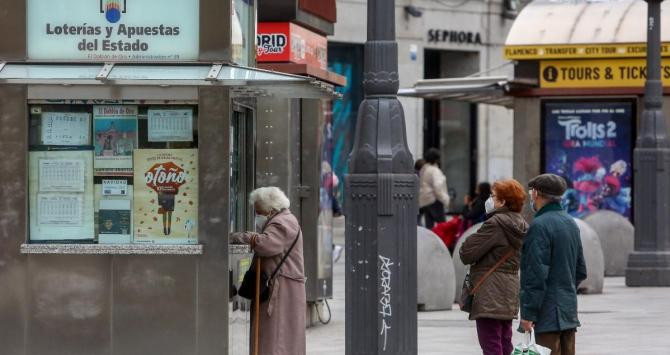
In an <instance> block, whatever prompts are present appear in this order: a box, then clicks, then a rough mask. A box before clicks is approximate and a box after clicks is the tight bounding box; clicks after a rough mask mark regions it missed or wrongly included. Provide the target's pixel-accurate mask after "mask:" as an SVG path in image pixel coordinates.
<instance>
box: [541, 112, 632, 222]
mask: <svg viewBox="0 0 670 355" xmlns="http://www.w3.org/2000/svg"><path fill="white" fill-rule="evenodd" d="M543 112H544V122H543V127H544V132H543V144H544V146H543V148H544V167H543V168H544V171H545V172H548V173H553V174H557V175H560V176H562V177H564V178H565V179H566V181H567V183H568V190H567V191H566V193H565V195H564V196H563V201H562V202H563V207H564V208H566V209H567V211H568V212H569V213H570V214H571V215H572V216H575V217H580V218H581V217H585V216H586V215H588V214H590V213H592V212H595V211H597V210H601V209H606V210H611V211H614V212H617V213H619V214H621V215H623V216H625V217H627V218H629V219H630V218H631V217H632V180H633V169H632V152H633V122H634V119H633V117H634V106H633V104H632V103H631V102H627V101H623V100H622V101H620V102H611V101H605V102H579V101H577V102H551V101H550V102H545V103H544V111H543Z"/></svg>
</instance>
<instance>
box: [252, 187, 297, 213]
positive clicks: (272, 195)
mask: <svg viewBox="0 0 670 355" xmlns="http://www.w3.org/2000/svg"><path fill="white" fill-rule="evenodd" d="M249 202H250V203H251V204H252V205H255V204H258V205H259V207H260V208H261V209H262V210H263V211H266V212H271V211H275V212H278V211H281V210H283V209H285V208H289V207H291V202H290V201H289V199H288V197H286V195H285V194H284V192H283V191H282V190H281V189H280V188H278V187H275V186H270V187H261V188H258V189H256V190H254V191H252V192H251V194H249Z"/></svg>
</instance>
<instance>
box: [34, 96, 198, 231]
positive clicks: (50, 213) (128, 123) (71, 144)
mask: <svg viewBox="0 0 670 355" xmlns="http://www.w3.org/2000/svg"><path fill="white" fill-rule="evenodd" d="M29 120H30V131H29V144H30V151H29V194H30V199H29V210H30V242H31V243H100V244H128V243H151V244H196V243H197V241H198V234H197V233H198V217H197V216H198V199H197V194H198V160H197V155H198V150H197V107H195V106H188V105H178V106H166V105H131V104H128V105H114V104H111V105H69V104H62V105H59V104H53V105H51V104H48V105H47V104H45V105H32V106H30V119H29Z"/></svg>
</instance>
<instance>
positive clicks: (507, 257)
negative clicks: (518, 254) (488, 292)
mask: <svg viewBox="0 0 670 355" xmlns="http://www.w3.org/2000/svg"><path fill="white" fill-rule="evenodd" d="M515 251H516V250H515V249H514V248H510V250H509V251H508V252H507V254H505V255H504V256H503V257H502V258H501V259H500V260H498V262H497V263H496V264H495V265H493V267H492V268H490V269H489V271H487V272H486V274H484V276H483V277H482V278H481V279H480V280H479V281H477V284H476V285H475V287H473V288H472V291H470V295H474V294H475V292H477V290H479V288H480V287H482V284H483V283H484V281H486V279H487V278H488V277H489V276H491V274H493V272H494V271H496V269H498V268H499V267H500V266H501V265H502V264H503V263H504V262H505V261H507V259H509V258H510V257H511V256H512V254H514V252H515Z"/></svg>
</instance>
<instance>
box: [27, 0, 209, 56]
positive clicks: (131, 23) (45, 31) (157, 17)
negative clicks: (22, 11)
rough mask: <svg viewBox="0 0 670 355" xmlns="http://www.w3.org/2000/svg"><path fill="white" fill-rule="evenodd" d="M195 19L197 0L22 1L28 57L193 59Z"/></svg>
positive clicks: (196, 48)
mask: <svg viewBox="0 0 670 355" xmlns="http://www.w3.org/2000/svg"><path fill="white" fill-rule="evenodd" d="M199 19H200V17H199V1H198V0H49V1H44V0H27V22H28V30H27V32H28V36H27V37H28V38H27V41H28V57H29V58H30V59H33V60H35V59H37V60H95V61H102V60H104V61H184V60H187V61H188V60H195V59H197V58H198V49H199V48H198V43H199V41H198V37H199Z"/></svg>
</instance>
